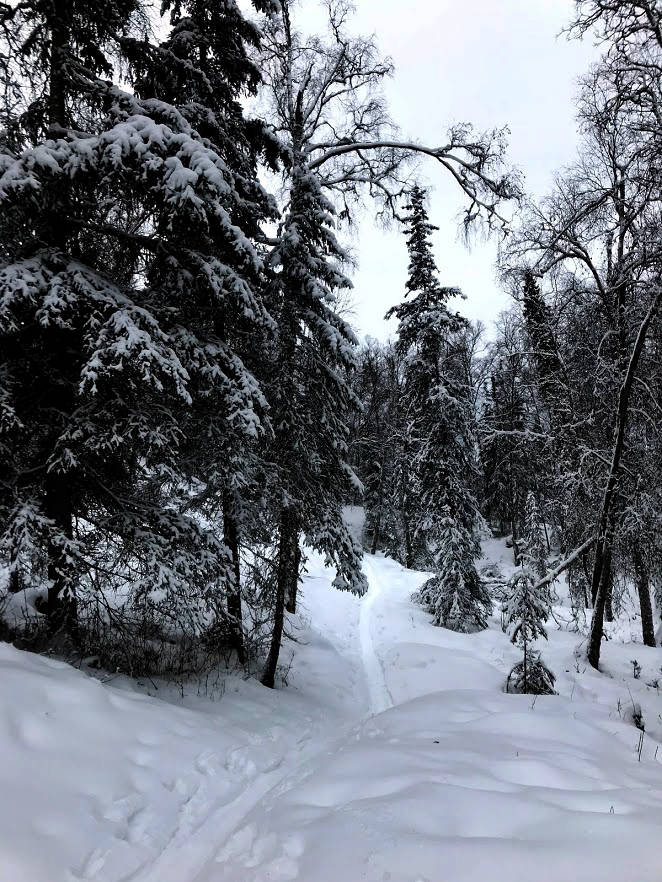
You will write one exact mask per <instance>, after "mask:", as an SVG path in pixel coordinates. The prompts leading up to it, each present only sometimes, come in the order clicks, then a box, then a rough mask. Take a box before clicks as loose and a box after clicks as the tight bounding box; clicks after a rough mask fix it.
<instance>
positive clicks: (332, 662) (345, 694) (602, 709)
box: [0, 541, 662, 882]
mask: <svg viewBox="0 0 662 882" xmlns="http://www.w3.org/2000/svg"><path fill="white" fill-rule="evenodd" d="M487 550H488V551H489V553H490V555H491V556H492V558H498V557H500V558H501V563H502V566H503V565H505V566H507V562H508V554H509V553H508V552H507V550H506V549H505V548H504V547H503V546H502V545H501V543H498V542H496V541H493V542H490V543H488V544H487ZM365 570H366V575H367V577H368V580H369V584H370V591H369V594H368V595H367V597H366V598H365V599H363V600H358V599H356V598H355V597H353V596H350V595H347V594H341V593H339V592H336V591H333V589H332V588H331V586H330V578H331V574H329V573H327V572H325V571H324V570H323V568H322V567H321V565H320V564H319V563H318V562H316V561H315V559H312V560H311V563H310V573H309V576H308V578H307V579H306V581H305V585H304V596H303V603H302V607H303V613H302V614H301V616H300V617H298V618H297V619H296V620H295V621H294V622H292V623H291V631H292V633H294V634H295V635H296V639H297V642H296V643H292V642H290V643H289V644H288V647H287V649H286V651H285V652H284V657H283V661H284V662H285V663H287V662H288V661H289V660H290V658H291V662H292V663H291V668H290V671H289V674H288V685H287V687H286V688H284V689H282V690H279V691H277V692H273V691H271V690H268V689H264V688H262V687H261V686H259V685H258V684H257V683H256V682H254V681H252V680H241V679H240V678H232V677H230V678H228V679H227V680H226V682H225V688H224V692H223V694H221V692H222V690H221V689H220V688H218V684H217V689H216V692H215V693H214V695H213V696H212V697H213V698H215V699H216V700H210V697H209V696H206V697H205V696H197V695H195V689H191V690H190V691H189V692H187V693H186V694H185V695H184V698H183V699H182V698H181V697H180V696H178V695H177V694H175V691H174V690H172V689H170V690H168V689H167V688H166V687H164V686H160V688H159V690H158V692H157V693H156V695H157V696H158V697H150V696H147V695H145V694H143V693H140V692H138V691H136V689H137V687H136V686H135V685H132V684H130V682H129V681H128V680H125V679H120V678H117V679H114V680H111V681H110V682H106V683H103V684H102V683H100V682H99V681H98V680H95V679H92V678H90V677H88V676H86V675H85V674H84V673H82V672H78V671H75V670H73V669H71V668H69V667H68V666H66V665H64V664H61V663H58V662H54V661H50V660H48V659H44V658H40V657H37V656H34V655H30V654H27V653H22V652H19V651H17V650H14V649H12V648H11V647H9V646H7V645H0V663H1V665H2V682H3V690H2V698H3V703H4V706H3V710H2V721H3V725H2V734H1V738H2V744H1V750H2V756H3V763H2V786H3V797H4V798H3V803H2V805H3V809H2V823H1V824H0V848H1V854H2V869H1V870H0V878H1V879H2V880H3V882H5V880H6V882H72V880H78V879H94V880H99V882H120V880H122V882H128V880H134V882H194V880H196V882H267V880H270V882H275V880H302V882H337V880H338V879H343V880H347V882H350V880H359V879H364V880H369V882H383V880H392V882H439V880H444V882H465V880H466V882H469V880H472V882H473V880H475V879H478V878H485V879H489V880H490V882H506V880H508V882H513V880H519V882H530V880H531V879H533V878H536V879H540V880H544V882H567V880H569V879H582V880H583V882H598V880H599V882H611V880H613V882H658V880H659V879H660V878H662V857H660V851H659V843H658V841H657V840H658V835H657V834H658V830H659V826H660V824H662V765H660V762H658V759H659V760H660V761H661V762H662V756H661V757H658V756H657V747H658V741H657V740H656V739H657V738H659V737H660V736H661V735H662V732H661V731H660V717H659V714H660V713H662V698H660V697H659V695H658V691H657V689H656V688H655V687H650V686H647V685H646V683H647V682H650V681H651V679H652V678H653V677H654V676H655V674H654V672H655V669H656V667H659V657H658V654H657V653H656V651H655V650H644V649H643V648H642V647H641V646H633V645H629V646H627V645H622V644H621V645H617V644H616V643H613V642H609V643H608V644H607V646H606V650H605V662H606V666H607V670H608V671H609V674H610V675H611V676H610V675H601V674H598V673H596V672H595V671H593V670H592V669H591V668H587V667H586V666H585V664H584V663H583V661H582V658H581V654H579V655H578V657H577V659H576V658H575V656H574V651H575V648H576V647H577V645H578V642H579V639H580V637H579V635H577V634H575V633H569V632H567V631H559V630H557V629H556V627H555V626H553V623H550V624H551V625H552V627H550V642H549V646H546V647H543V648H544V657H545V659H546V660H547V662H548V664H549V665H550V667H551V668H552V669H553V670H554V671H555V673H556V674H557V676H558V680H557V688H558V690H559V692H560V695H559V696H554V697H538V698H537V699H535V700H534V699H533V698H532V697H531V696H516V695H506V694H504V693H503V692H502V687H503V682H504V678H505V676H506V674H507V671H508V670H509V668H510V667H511V665H512V664H513V662H514V661H515V660H516V659H517V657H518V652H517V650H516V649H515V648H514V647H512V646H511V645H510V643H509V642H508V639H507V637H506V636H505V635H504V634H503V633H502V632H501V630H500V628H499V622H498V617H494V618H493V619H492V621H491V623H490V628H489V629H488V630H487V631H485V632H482V633H478V634H473V635H460V634H456V633H453V632H450V631H447V630H445V629H441V628H435V627H432V626H431V625H430V624H429V621H428V619H429V617H428V616H427V615H426V614H424V613H423V612H422V611H421V610H420V609H418V608H417V607H416V606H414V605H413V604H412V603H411V601H410V599H409V598H410V594H411V592H412V591H413V590H415V589H416V588H417V587H418V585H419V584H420V582H421V580H422V575H421V574H417V573H412V572H408V571H406V570H404V569H403V568H402V567H400V565H398V564H396V563H394V562H393V561H391V560H388V559H385V558H382V557H369V556H367V558H366V562H365ZM308 618H310V619H311V620H312V622H313V623H314V625H312V626H311V625H309V624H308V623H307V619H308ZM322 634H324V635H325V636H322ZM634 657H636V658H637V659H638V661H639V663H640V665H641V667H642V673H641V675H640V676H639V677H638V678H637V679H634V678H633V677H632V671H633V666H632V665H631V664H630V663H629V660H630V658H634ZM147 687H149V689H150V690H151V691H152V692H154V690H153V688H152V687H151V686H150V684H147ZM147 687H146V688H147ZM633 702H634V703H640V704H641V708H642V713H643V716H644V719H645V722H646V725H647V730H648V732H647V734H646V736H645V737H644V740H643V749H642V753H641V759H640V761H639V759H638V754H637V747H638V742H639V734H640V733H639V730H638V729H637V728H635V726H634V725H633V723H632V720H631V707H632V704H633ZM589 842H590V846H589V845H588V843H589Z"/></svg>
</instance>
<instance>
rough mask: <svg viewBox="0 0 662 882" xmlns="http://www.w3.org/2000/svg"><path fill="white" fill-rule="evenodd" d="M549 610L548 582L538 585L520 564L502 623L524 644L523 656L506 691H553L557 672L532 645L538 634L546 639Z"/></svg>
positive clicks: (518, 641) (515, 641)
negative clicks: (546, 664)
mask: <svg viewBox="0 0 662 882" xmlns="http://www.w3.org/2000/svg"><path fill="white" fill-rule="evenodd" d="M550 611H551V597H550V594H549V590H548V588H547V586H542V587H538V586H537V585H536V584H535V581H534V578H533V575H532V574H531V571H530V570H528V569H526V568H525V567H524V566H522V567H520V569H519V570H517V571H516V572H515V574H514V575H513V577H512V579H511V580H510V583H509V596H508V599H507V601H506V603H505V605H504V610H503V624H504V629H505V630H510V632H511V640H512V642H513V643H516V644H518V645H519V646H521V647H522V650H523V651H524V658H523V659H522V661H521V662H518V663H517V664H516V665H515V667H514V668H513V669H512V670H511V672H510V674H509V675H508V680H507V682H506V691H507V692H525V693H529V694H535V695H550V694H553V693H554V680H555V677H554V674H552V672H551V671H550V670H549V669H548V668H547V667H545V665H544V663H543V661H542V659H541V658H540V653H539V652H537V651H535V650H534V649H533V648H532V646H531V644H532V643H533V641H534V640H536V639H537V638H538V637H544V638H545V640H546V639H547V631H546V630H545V622H546V621H547V619H548V618H549V614H550Z"/></svg>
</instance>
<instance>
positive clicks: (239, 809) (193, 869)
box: [122, 554, 393, 882]
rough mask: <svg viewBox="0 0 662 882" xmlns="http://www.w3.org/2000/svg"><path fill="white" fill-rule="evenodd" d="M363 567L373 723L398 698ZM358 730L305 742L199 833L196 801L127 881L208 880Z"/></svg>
mask: <svg viewBox="0 0 662 882" xmlns="http://www.w3.org/2000/svg"><path fill="white" fill-rule="evenodd" d="M363 561H364V572H365V575H366V577H367V580H368V592H367V594H366V595H364V597H363V598H362V600H361V602H360V613H359V642H360V649H361V661H362V665H363V674H364V677H365V680H366V686H367V692H368V701H369V712H368V714H367V718H370V717H371V716H374V715H376V714H379V713H382V712H383V711H385V710H388V709H389V708H391V707H393V698H392V696H391V694H390V692H389V690H388V687H387V685H386V678H385V675H384V668H383V665H382V662H381V661H380V659H379V656H378V654H377V651H376V649H375V644H374V641H373V637H372V622H373V607H374V605H375V602H376V601H377V599H378V598H379V596H380V595H381V593H382V589H381V584H380V581H379V579H378V578H377V576H376V575H375V570H374V567H373V566H372V562H371V556H370V555H368V554H364V556H363ZM354 725H355V723H354V722H353V723H350V724H348V725H345V726H342V727H340V729H339V730H338V731H335V732H334V733H333V735H332V736H331V737H328V738H327V739H324V740H322V742H321V743H320V741H317V740H316V739H311V738H309V737H308V738H306V739H302V740H303V741H306V742H311V743H310V745H309V747H308V749H305V748H304V749H303V750H296V751H294V755H293V756H291V757H290V758H289V761H288V760H287V759H285V758H283V759H281V760H280V761H279V762H278V763H277V765H276V766H275V767H274V768H273V769H270V770H267V771H265V772H263V773H262V774H260V775H259V777H258V778H257V779H256V780H255V781H254V782H253V783H252V784H249V786H247V787H246V788H245V789H244V790H243V791H242V792H241V793H240V794H239V795H238V796H237V797H236V798H235V799H233V800H231V801H229V802H225V803H224V802H221V803H219V802H218V801H216V802H214V801H213V799H211V797H210V801H209V805H208V814H207V816H206V817H205V818H204V820H203V821H202V822H201V823H200V824H199V825H198V826H197V827H194V828H193V829H191V824H190V822H187V816H188V815H189V814H190V806H189V803H190V802H191V801H192V800H189V801H187V802H186V803H185V804H184V806H183V813H182V819H181V823H180V826H179V828H178V829H177V830H176V831H175V833H174V834H173V836H172V839H171V840H170V842H169V843H168V845H167V846H166V847H165V848H164V850H163V851H162V852H161V853H160V854H159V856H158V857H157V858H156V860H155V861H153V862H152V863H150V865H149V866H148V867H142V868H140V869H139V870H137V871H136V872H135V873H132V874H130V875H129V876H127V877H125V879H123V880H122V882H170V880H172V882H184V880H189V879H190V880H196V882H197V880H199V879H200V880H201V879H202V878H203V876H204V878H207V877H206V875H205V871H206V870H207V868H208V867H209V866H210V865H211V864H212V863H213V862H214V860H215V859H216V860H218V858H217V855H220V854H223V851H224V849H226V848H227V847H228V845H229V843H231V842H232V841H233V839H237V838H239V839H240V838H241V834H242V833H243V832H244V831H248V829H249V828H248V827H247V826H246V825H245V821H246V819H247V818H248V816H249V815H250V813H251V811H252V810H253V809H255V808H256V807H257V806H259V805H260V804H262V803H264V802H265V801H267V800H268V798H269V796H272V795H273V796H274V797H276V796H280V795H282V794H283V793H284V792H287V791H289V790H292V789H293V788H294V787H296V786H297V785H298V784H299V783H301V781H302V780H303V779H304V778H305V777H306V776H307V775H308V774H310V773H311V771H312V770H314V769H315V768H316V766H317V764H318V763H319V762H320V761H321V760H323V759H324V758H326V757H328V756H329V755H332V754H333V753H334V752H335V751H334V750H333V749H332V748H333V747H334V746H335V745H338V746H339V745H341V744H343V743H344V741H345V739H346V735H347V731H348V730H349V729H351V728H352V727H353V726H354ZM192 799H193V798H192ZM203 811H204V807H203V806H200V807H199V808H198V810H197V811H196V815H200V814H202V813H203ZM249 838H250V837H249Z"/></svg>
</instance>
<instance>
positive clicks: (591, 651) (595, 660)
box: [588, 292, 662, 668]
mask: <svg viewBox="0 0 662 882" xmlns="http://www.w3.org/2000/svg"><path fill="white" fill-rule="evenodd" d="M661 297H662V292H658V293H656V294H655V296H654V298H653V301H652V303H651V305H650V307H649V309H648V312H647V313H646V316H645V317H644V320H643V321H642V323H641V325H640V326H639V332H638V334H637V339H636V341H635V344H634V347H633V349H632V355H631V357H630V361H629V363H628V367H627V371H626V373H625V378H624V380H623V384H622V386H621V389H620V392H619V395H618V410H617V415H616V432H615V439H614V447H613V452H612V461H611V467H610V470H609V476H608V478H607V485H606V488H605V493H604V497H603V500H602V510H601V512H600V518H599V522H598V541H597V545H596V549H595V562H594V566H593V581H592V585H593V589H594V590H597V595H596V598H595V605H594V609H593V620H592V621H591V634H590V638H589V647H588V660H589V663H590V664H591V665H592V666H593V667H594V668H597V667H598V666H599V664H600V643H601V641H602V631H603V625H604V614H605V606H606V601H607V597H606V594H605V591H603V590H602V586H603V585H604V582H603V580H602V567H603V565H604V561H605V552H606V550H607V545H608V542H609V536H608V533H609V523H610V519H611V517H612V506H613V503H614V498H615V495H616V490H617V486H618V477H619V473H620V467H621V458H622V456H623V449H624V446H625V433H626V429H627V422H628V415H629V410H630V393H631V391H632V384H633V383H634V378H635V374H636V372H637V367H638V364H639V359H640V357H641V353H642V350H643V348H644V343H645V342H646V334H647V333H648V328H649V327H650V324H651V322H652V321H653V319H654V318H655V317H656V315H657V312H658V309H659V306H660V298H661ZM605 587H606V586H605Z"/></svg>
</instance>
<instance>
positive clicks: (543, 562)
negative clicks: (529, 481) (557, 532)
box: [522, 490, 547, 579]
mask: <svg viewBox="0 0 662 882" xmlns="http://www.w3.org/2000/svg"><path fill="white" fill-rule="evenodd" d="M523 539H524V548H523V552H522V556H523V560H524V565H525V566H526V567H528V569H530V570H531V572H532V573H533V574H534V576H535V577H536V578H538V579H542V577H543V576H544V575H545V573H546V572H547V542H546V539H545V531H544V527H543V524H542V522H541V519H540V512H539V509H538V503H537V502H536V497H535V494H534V493H533V491H532V490H529V492H528V494H527V497H526V508H525V510H524V536H523Z"/></svg>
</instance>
